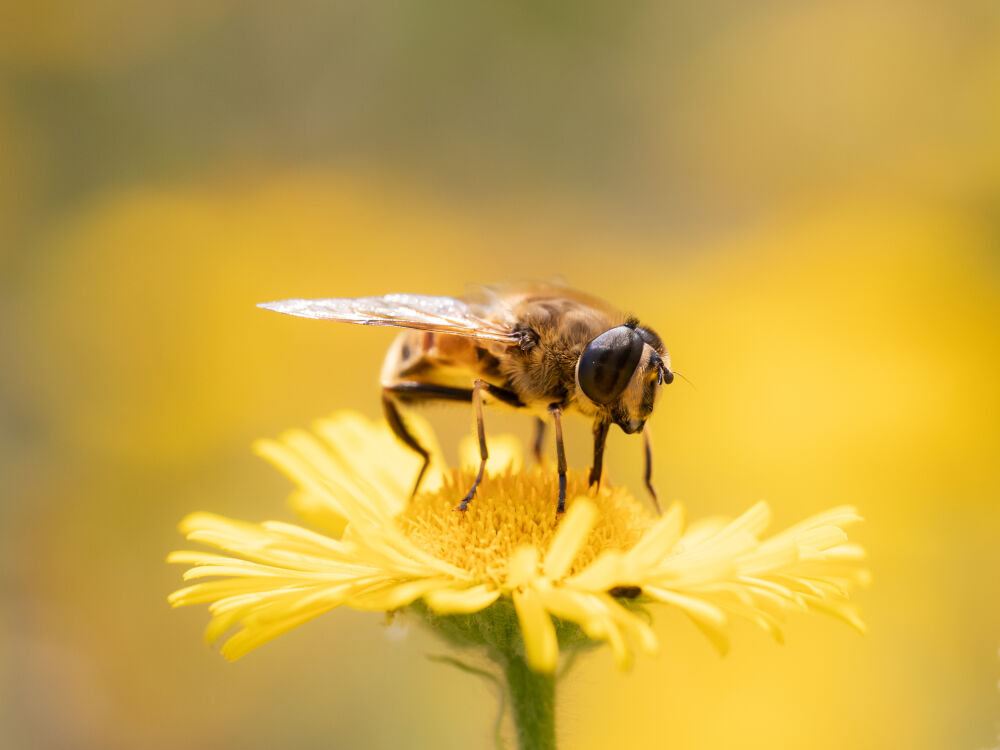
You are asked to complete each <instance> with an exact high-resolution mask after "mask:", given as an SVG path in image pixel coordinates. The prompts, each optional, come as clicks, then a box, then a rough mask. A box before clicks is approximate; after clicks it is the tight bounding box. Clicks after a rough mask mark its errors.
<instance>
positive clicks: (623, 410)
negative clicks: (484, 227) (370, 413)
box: [258, 284, 674, 513]
mask: <svg viewBox="0 0 1000 750" xmlns="http://www.w3.org/2000/svg"><path fill="white" fill-rule="evenodd" d="M481 289H482V291H481V294H480V295H478V296H477V297H476V298H473V297H467V298H454V297H431V296H422V295H413V294H387V295H385V296H382V297H359V298H355V299H349V298H342V299H287V300H281V301H278V302H265V303H262V304H260V305H258V307H263V308H265V309H268V310H274V311H276V312H280V313H286V314H288V315H298V316H301V317H304V318H317V319H320V320H339V321H343V322H345V323H355V324H358V325H370V326H393V327H396V328H406V329H412V330H407V331H403V332H401V333H400V334H399V336H397V337H396V339H395V341H394V342H393V344H392V345H391V346H390V348H389V351H388V353H387V354H386V358H385V363H384V364H383V366H382V376H381V380H382V407H383V410H384V412H385V417H386V420H387V422H388V423H389V426H390V427H391V428H392V430H393V432H394V433H395V434H396V435H397V436H398V437H399V439H400V440H401V441H402V442H403V443H405V444H406V445H407V446H408V447H409V448H411V449H412V450H413V451H415V452H416V453H418V454H419V455H420V456H421V457H422V458H423V465H422V466H421V468H420V472H419V474H418V475H417V479H416V483H415V484H414V487H413V494H416V492H417V490H418V489H419V487H420V482H421V480H422V479H423V476H424V473H425V472H426V470H427V466H428V464H429V463H430V453H429V452H428V451H427V449H425V448H424V447H423V446H422V445H420V443H419V442H418V441H417V439H416V438H415V437H414V436H413V434H412V432H411V431H410V430H408V429H407V426H406V423H405V421H404V420H403V417H402V415H401V413H400V409H399V407H400V405H412V404H416V403H420V402H427V401H436V400H442V401H460V402H466V403H471V404H472V405H473V407H474V409H475V415H476V431H477V437H478V440H479V455H480V462H479V471H478V473H477V475H476V479H475V481H474V482H473V485H472V487H471V488H470V489H469V491H468V493H467V494H466V495H465V497H463V498H462V500H461V502H460V503H459V504H458V506H457V507H456V510H462V511H464V510H466V509H467V508H468V506H469V501H471V500H472V498H473V497H474V496H475V494H476V489H477V488H478V487H479V483H480V482H481V481H482V479H483V472H484V470H485V468H486V461H487V458H488V457H489V454H488V452H487V450H486V437H485V428H484V425H483V402H484V400H486V401H493V402H495V403H501V404H506V405H507V406H511V407H514V408H516V409H524V410H527V411H529V412H532V413H534V414H535V425H536V428H535V440H534V455H535V459H536V460H540V458H541V451H542V441H543V438H544V433H545V426H546V421H545V418H546V417H548V418H551V419H552V422H553V424H554V426H555V436H556V460H557V470H558V473H559V499H558V506H557V512H559V513H562V512H563V511H564V510H565V505H566V451H565V449H564V447H563V432H562V415H563V414H564V413H565V412H569V411H576V412H579V413H580V414H583V415H584V416H586V417H590V418H591V419H593V436H594V460H593V464H592V466H591V469H590V484H591V485H594V484H599V483H600V480H601V470H602V465H603V460H604V445H605V441H606V440H607V436H608V430H609V429H610V426H611V425H612V424H616V425H618V426H619V427H620V428H621V429H622V431H624V432H625V433H627V434H629V435H631V434H634V433H637V432H643V427H644V425H645V423H646V420H647V419H648V418H649V416H650V414H651V413H652V411H653V406H654V404H655V403H656V397H657V394H658V392H659V387H660V386H661V385H663V384H669V383H671V382H673V379H674V373H673V372H672V371H671V369H670V357H669V356H668V354H667V350H666V348H665V347H664V345H663V341H662V340H661V339H660V337H659V336H658V335H657V334H656V333H654V332H653V330H652V329H650V328H648V327H646V326H643V325H640V324H639V321H638V320H636V319H635V318H633V317H630V316H626V315H624V314H623V313H621V312H618V311H617V310H615V309H614V308H613V307H611V306H610V305H608V304H607V303H606V302H604V301H602V300H599V299H597V298H595V297H591V296H589V295H585V294H582V293H581V292H577V291H575V290H573V289H569V288H566V287H562V286H557V285H553V284H532V285H528V286H506V287H483V288H481ZM643 437H644V447H645V459H646V471H645V482H646V487H647V489H648V490H649V493H650V495H651V496H652V498H653V502H654V504H655V505H656V507H657V510H659V503H658V502H657V498H656V492H655V491H654V489H653V486H652V483H651V481H650V480H651V475H652V466H651V460H652V456H651V451H650V445H649V435H648V432H647V433H644V435H643Z"/></svg>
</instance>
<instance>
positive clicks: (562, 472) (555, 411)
mask: <svg viewBox="0 0 1000 750" xmlns="http://www.w3.org/2000/svg"><path fill="white" fill-rule="evenodd" d="M549 414H551V415H552V421H553V422H555V424H556V468H557V470H558V471H559V505H558V506H556V513H565V512H566V448H565V446H563V431H562V409H560V408H559V405H558V404H551V405H550V406H549Z"/></svg>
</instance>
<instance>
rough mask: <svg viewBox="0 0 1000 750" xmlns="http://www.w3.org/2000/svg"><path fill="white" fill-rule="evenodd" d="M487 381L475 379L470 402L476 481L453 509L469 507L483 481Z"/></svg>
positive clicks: (485, 456) (463, 509)
mask: <svg viewBox="0 0 1000 750" xmlns="http://www.w3.org/2000/svg"><path fill="white" fill-rule="evenodd" d="M487 385H489V383H487V382H485V381H483V380H477V381H476V382H475V384H474V385H473V386H472V404H473V406H474V407H475V409H476V436H477V437H478V438H479V471H478V472H477V473H476V481H474V482H473V483H472V487H471V488H470V489H469V491H468V492H467V493H466V495H465V497H463V498H462V502H460V503H459V504H458V505H456V506H455V510H460V511H463V512H464V511H466V510H468V508H469V501H470V500H472V498H474V497H475V496H476V490H477V489H479V483H480V482H482V481H483V472H485V471H486V459H488V458H489V457H490V453H489V451H488V450H486V426H485V425H484V424H483V389H484V388H485V387H486V386H487Z"/></svg>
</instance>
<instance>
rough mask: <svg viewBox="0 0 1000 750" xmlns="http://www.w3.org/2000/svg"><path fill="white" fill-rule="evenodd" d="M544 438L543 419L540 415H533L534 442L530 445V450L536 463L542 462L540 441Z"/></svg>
mask: <svg viewBox="0 0 1000 750" xmlns="http://www.w3.org/2000/svg"><path fill="white" fill-rule="evenodd" d="M544 440H545V420H544V419H542V418H541V417H535V442H534V443H533V444H532V446H531V452H532V455H534V457H535V463H536V464H540V463H541V462H542V441H544Z"/></svg>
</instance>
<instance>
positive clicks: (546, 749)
mask: <svg viewBox="0 0 1000 750" xmlns="http://www.w3.org/2000/svg"><path fill="white" fill-rule="evenodd" d="M502 666H503V669H504V674H505V676H506V677H507V690H508V691H509V693H510V702H511V706H512V707H513V709H514V726H515V727H517V742H518V747H520V748H521V750H555V746H556V678H555V677H554V676H553V675H550V674H539V673H538V672H533V671H532V670H531V668H530V667H529V666H528V664H527V662H525V660H524V657H523V656H521V655H520V654H507V655H506V658H505V659H504V661H503V664H502Z"/></svg>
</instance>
